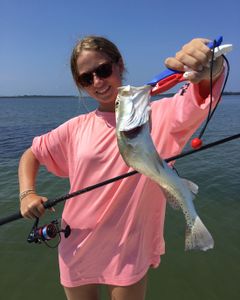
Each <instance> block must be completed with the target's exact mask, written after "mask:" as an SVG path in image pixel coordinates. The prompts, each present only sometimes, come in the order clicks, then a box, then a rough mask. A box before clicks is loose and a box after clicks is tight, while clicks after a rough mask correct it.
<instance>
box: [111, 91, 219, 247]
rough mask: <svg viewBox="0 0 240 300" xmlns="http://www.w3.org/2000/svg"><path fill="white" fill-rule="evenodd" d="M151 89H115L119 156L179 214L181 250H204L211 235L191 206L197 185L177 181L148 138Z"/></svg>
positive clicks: (209, 241) (171, 169)
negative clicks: (182, 220)
mask: <svg viewBox="0 0 240 300" xmlns="http://www.w3.org/2000/svg"><path fill="white" fill-rule="evenodd" d="M150 91H151V86H148V85H145V86H140V87H134V86H131V85H127V86H121V87H119V88H118V95H117V98H116V101H115V117H116V137H117V144H118V148H119V152H120V155H121V156H122V158H123V160H124V161H125V163H126V164H127V165H128V166H129V167H131V168H133V169H135V170H136V171H137V172H139V173H141V174H143V175H145V176H147V177H149V178H150V179H151V180H153V181H154V182H156V183H157V184H158V185H159V186H160V188H161V189H162V190H163V193H164V195H165V197H166V199H167V202H168V203H169V204H170V205H171V206H172V207H173V208H174V209H179V210H181V211H182V213H183V215H184V218H185V223H186V231H185V250H186V251H187V250H202V251H206V250H208V249H212V248H213V247H214V240H213V238H212V235H211V234H210V232H209V231H208V229H207V228H206V226H205V225H204V224H203V222H202V220H201V219H200V217H199V215H198V214H197V211H196V209H195V206H194V198H195V197H196V195H197V193H198V186H197V185H196V184H195V183H193V182H191V181H189V180H187V179H185V178H181V177H180V176H179V175H178V174H177V173H176V171H174V170H173V168H172V167H171V166H169V165H168V164H167V163H166V161H165V160H164V159H162V158H161V157H160V155H159V154H158V152H157V150H156V147H155V145H154V142H153V140H152V137H151V106H150V97H151V96H150Z"/></svg>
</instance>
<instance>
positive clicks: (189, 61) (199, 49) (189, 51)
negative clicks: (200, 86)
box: [165, 38, 223, 83]
mask: <svg viewBox="0 0 240 300" xmlns="http://www.w3.org/2000/svg"><path fill="white" fill-rule="evenodd" d="M207 43H209V40H207V39H201V38H199V39H193V40H192V41H190V42H189V43H187V44H186V45H184V46H183V47H182V49H181V50H180V51H178V52H177V53H176V55H175V57H168V58H167V59H166V60H165V65H166V67H167V68H170V69H173V70H177V71H181V72H184V77H185V79H186V80H189V81H190V82H192V83H199V82H200V81H201V80H205V79H207V80H209V78H210V72H209V67H210V63H209V62H210V60H211V57H212V51H211V49H209V47H208V46H207ZM222 68H223V61H222V58H221V61H220V58H218V59H216V60H215V61H214V65H213V77H214V78H216V76H215V74H218V75H219V74H220V73H221V72H220V71H221V70H222ZM219 70H220V71H219Z"/></svg>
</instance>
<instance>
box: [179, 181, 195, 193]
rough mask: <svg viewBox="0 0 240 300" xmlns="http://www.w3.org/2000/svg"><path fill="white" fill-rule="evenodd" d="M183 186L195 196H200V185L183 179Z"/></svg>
mask: <svg viewBox="0 0 240 300" xmlns="http://www.w3.org/2000/svg"><path fill="white" fill-rule="evenodd" d="M181 180H182V182H183V184H185V186H187V187H188V189H189V190H190V191H191V192H192V194H193V195H194V196H196V195H197V194H198V185H197V184H196V183H194V182H192V181H190V180H188V179H186V178H181Z"/></svg>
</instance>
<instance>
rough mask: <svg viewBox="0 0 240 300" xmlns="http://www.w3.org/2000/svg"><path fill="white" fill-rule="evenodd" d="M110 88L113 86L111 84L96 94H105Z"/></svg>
mask: <svg viewBox="0 0 240 300" xmlns="http://www.w3.org/2000/svg"><path fill="white" fill-rule="evenodd" d="M110 88H111V86H110V85H109V86H107V87H105V88H103V89H99V90H97V91H96V94H98V95H104V94H106V93H107V92H108V91H109V90H110Z"/></svg>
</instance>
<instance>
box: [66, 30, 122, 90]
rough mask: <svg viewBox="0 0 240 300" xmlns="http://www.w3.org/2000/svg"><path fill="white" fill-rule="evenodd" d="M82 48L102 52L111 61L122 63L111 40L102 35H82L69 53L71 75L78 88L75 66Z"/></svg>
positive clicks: (79, 86) (120, 56)
mask: <svg viewBox="0 0 240 300" xmlns="http://www.w3.org/2000/svg"><path fill="white" fill-rule="evenodd" d="M83 50H89V51H98V52H102V53H103V54H105V55H107V56H108V57H109V58H110V60H111V61H112V62H113V63H116V64H117V63H119V62H121V63H122V64H123V59H122V55H121V53H120V51H119V50H118V48H117V46H116V45H115V44H113V43H112V42H111V41H109V40H108V39H106V38H104V37H102V36H94V35H90V36H86V37H84V38H83V39H82V40H80V41H79V42H78V43H77V44H76V46H75V47H74V49H73V51H72V55H71V71H72V76H73V79H74V81H75V83H76V85H77V87H78V88H79V89H80V88H81V85H80V83H79V82H78V76H79V73H78V68H77V59H78V57H79V56H80V55H81V52H82V51H83ZM123 65H124V64H123Z"/></svg>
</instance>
